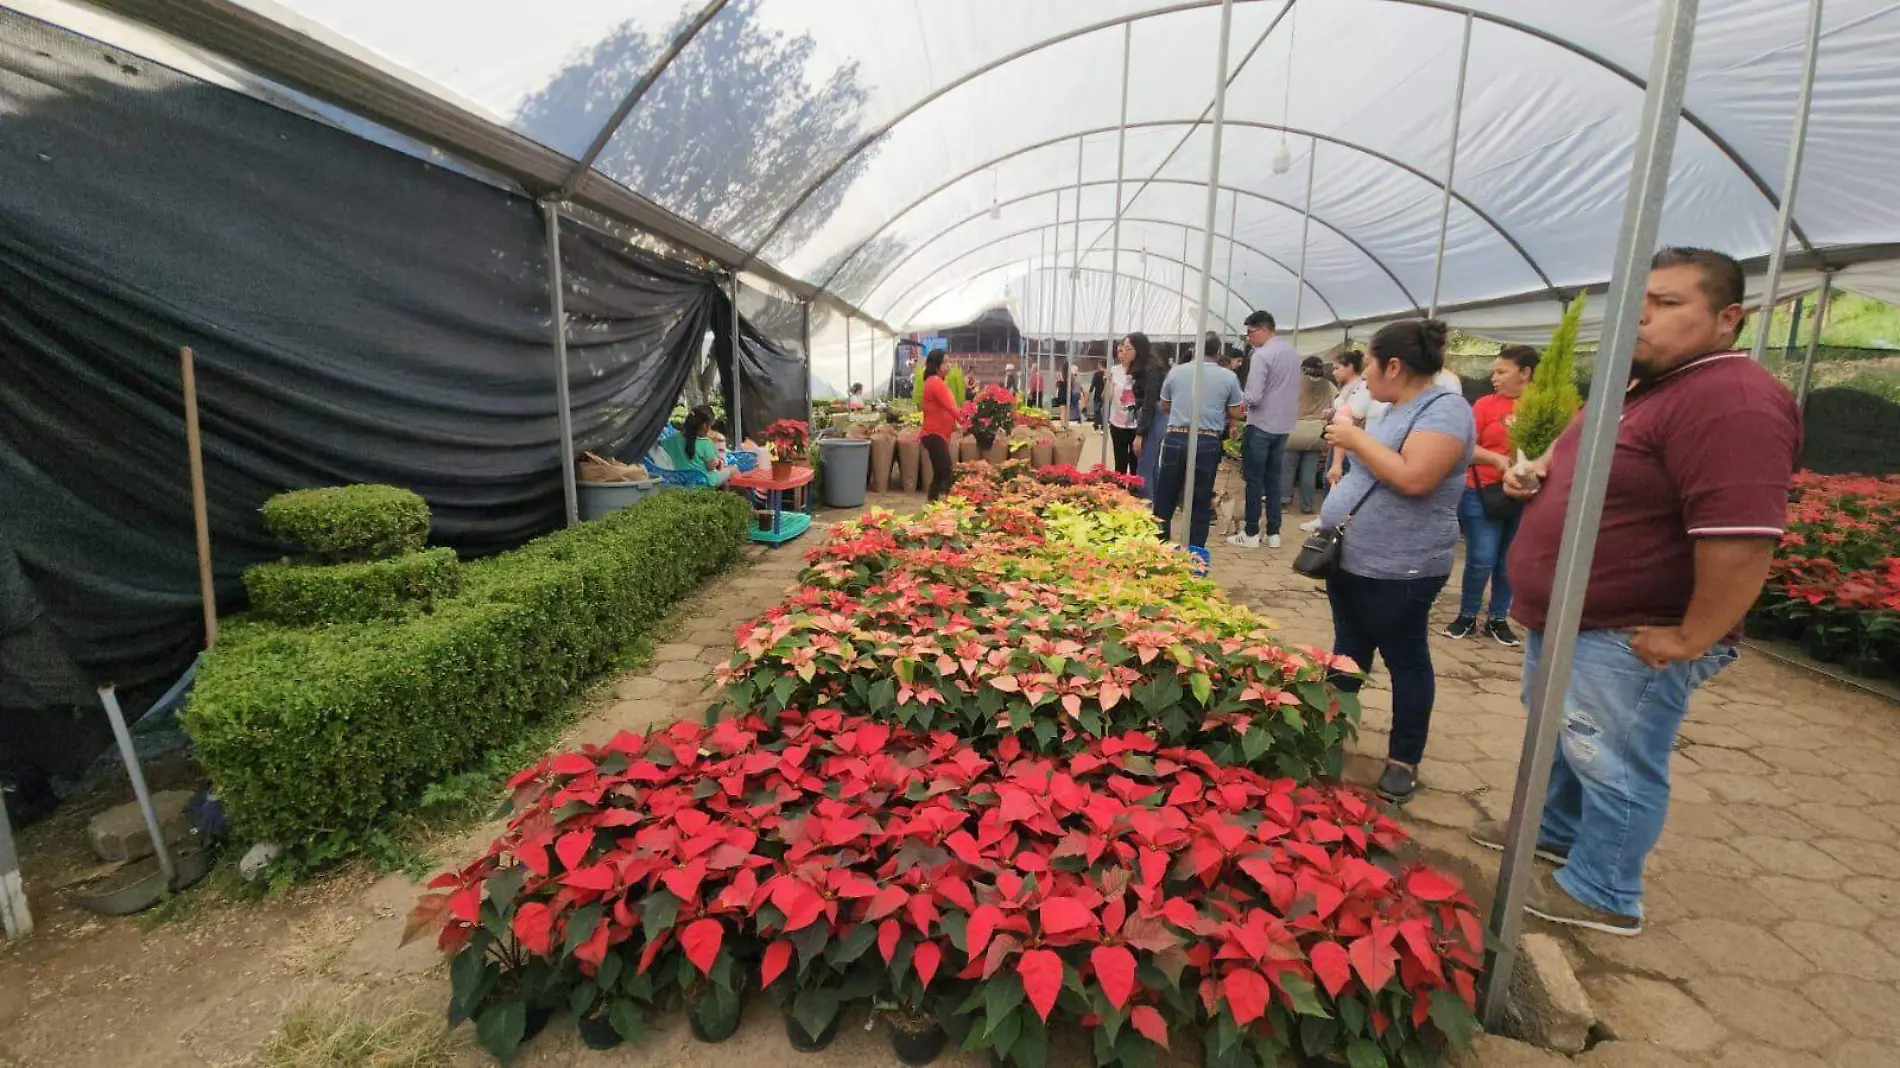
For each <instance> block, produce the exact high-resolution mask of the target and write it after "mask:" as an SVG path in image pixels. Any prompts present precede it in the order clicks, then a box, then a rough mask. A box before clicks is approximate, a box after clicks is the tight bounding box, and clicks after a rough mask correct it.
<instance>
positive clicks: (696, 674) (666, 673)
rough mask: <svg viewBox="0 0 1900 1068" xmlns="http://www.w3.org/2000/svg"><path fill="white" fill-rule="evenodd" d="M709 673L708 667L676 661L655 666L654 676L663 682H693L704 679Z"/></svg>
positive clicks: (688, 661) (690, 662)
mask: <svg viewBox="0 0 1900 1068" xmlns="http://www.w3.org/2000/svg"><path fill="white" fill-rule="evenodd" d="M707 674H708V672H707V670H706V665H705V664H701V663H697V662H695V661H691V660H674V661H671V662H669V663H665V664H656V665H654V668H653V672H652V676H653V678H656V679H658V680H660V681H661V682H692V681H695V680H698V679H704V678H705V677H706V676H707Z"/></svg>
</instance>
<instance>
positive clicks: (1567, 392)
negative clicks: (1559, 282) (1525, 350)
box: [1511, 293, 1584, 460]
mask: <svg viewBox="0 0 1900 1068" xmlns="http://www.w3.org/2000/svg"><path fill="white" fill-rule="evenodd" d="M1583 303H1584V295H1583V294H1582V293H1579V294H1577V299H1575V300H1573V301H1571V302H1570V306H1569V307H1567V308H1565V309H1564V317H1563V320H1562V321H1561V322H1559V323H1558V324H1557V332H1556V333H1555V334H1552V335H1551V336H1550V344H1549V345H1548V346H1547V347H1545V349H1544V355H1543V357H1542V358H1541V359H1539V360H1538V361H1537V374H1536V375H1535V376H1533V377H1532V378H1531V384H1530V385H1529V386H1526V387H1525V388H1524V395H1523V396H1521V397H1519V398H1518V399H1517V410H1516V413H1515V414H1516V419H1515V421H1514V422H1513V423H1512V426H1511V444H1512V445H1513V446H1514V447H1516V448H1517V450H1518V451H1519V452H1522V453H1523V454H1524V455H1525V457H1527V458H1529V459H1532V460H1535V459H1536V458H1538V457H1539V456H1542V455H1544V453H1546V452H1549V451H1550V447H1551V446H1552V445H1553V444H1555V443H1556V441H1557V437H1558V435H1560V434H1562V433H1563V432H1564V428H1565V427H1567V426H1569V425H1570V420H1571V419H1572V418H1574V417H1575V416H1576V414H1577V409H1579V408H1581V407H1583V395H1582V394H1581V393H1578V392H1577V330H1578V328H1579V327H1580V326H1581V325H1582V323H1583Z"/></svg>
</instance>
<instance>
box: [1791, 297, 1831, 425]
mask: <svg viewBox="0 0 1900 1068" xmlns="http://www.w3.org/2000/svg"><path fill="white" fill-rule="evenodd" d="M1833 297H1834V272H1833V271H1829V272H1827V273H1826V274H1823V275H1822V276H1821V295H1820V296H1819V297H1817V298H1815V301H1814V329H1813V330H1812V331H1810V332H1809V333H1808V352H1807V355H1806V356H1804V357H1802V359H1801V382H1800V384H1799V385H1797V386H1796V387H1795V391H1794V402H1795V403H1796V404H1798V405H1800V406H1801V414H1802V415H1803V416H1806V415H1807V414H1808V387H1809V386H1810V385H1811V384H1812V383H1813V381H1814V354H1815V351H1816V350H1817V349H1819V348H1820V347H1821V324H1822V323H1824V322H1826V321H1827V306H1828V302H1829V301H1830V300H1832V299H1833ZM1795 325H1797V326H1799V325H1800V319H1799V318H1797V319H1796V320H1795ZM1788 347H1790V348H1793V347H1794V339H1793V335H1790V336H1789V341H1788Z"/></svg>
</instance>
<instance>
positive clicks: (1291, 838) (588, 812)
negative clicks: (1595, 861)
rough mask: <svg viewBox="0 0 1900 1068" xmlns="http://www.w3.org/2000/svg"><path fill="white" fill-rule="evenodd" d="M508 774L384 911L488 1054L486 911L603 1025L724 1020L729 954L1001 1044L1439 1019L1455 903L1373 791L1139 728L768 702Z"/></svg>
mask: <svg viewBox="0 0 1900 1068" xmlns="http://www.w3.org/2000/svg"><path fill="white" fill-rule="evenodd" d="M513 789H514V802H513V804H514V813H513V815H512V816H511V818H510V820H509V823H508V829H507V831H506V832H505V833H504V834H503V835H502V836H501V837H500V838H498V839H497V840H496V841H495V843H494V844H493V845H492V846H491V847H490V849H489V850H488V851H487V852H486V853H485V854H484V855H483V856H482V857H481V858H479V859H478V860H476V861H475V862H474V863H472V864H470V865H468V866H467V867H465V868H463V869H461V870H460V871H456V872H451V873H447V874H444V875H443V876H441V877H439V878H437V879H436V880H435V881H434V882H433V883H431V891H430V893H429V894H428V895H426V896H425V897H424V898H423V900H422V901H421V902H420V903H419V904H418V906H417V908H416V912H415V916H414V919H415V920H416V924H417V926H419V927H426V926H437V927H439V929H440V934H439V941H438V944H439V945H440V946H441V948H442V949H443V951H444V952H445V953H448V954H450V955H451V956H452V958H453V959H452V962H451V966H450V971H451V978H452V989H453V1006H452V1008H453V1009H454V1010H455V1011H456V1014H457V1017H458V1018H469V1017H473V1018H474V1019H475V1020H476V1024H477V1031H478V1034H479V1035H480V1037H481V1038H482V1040H483V1043H484V1045H485V1046H487V1047H488V1048H489V1049H490V1050H491V1051H493V1052H495V1053H496V1054H497V1055H498V1056H505V1055H507V1054H508V1053H511V1052H512V1050H513V1045H514V1044H518V1042H519V1041H520V1028H519V1027H518V1026H517V1024H518V1022H519V1020H520V1019H521V1017H522V1016H523V1015H524V1014H525V1011H526V1009H525V1007H524V1006H523V1002H522V1000H521V997H520V995H519V994H518V992H517V990H516V989H515V988H507V989H504V988H503V986H504V984H503V983H502V979H503V976H502V975H501V974H500V973H499V972H498V971H497V969H495V968H494V967H493V966H492V965H493V962H494V954H492V953H491V952H490V949H491V948H492V947H493V946H494V945H495V944H496V943H497V941H498V940H500V941H506V942H507V943H508V944H509V945H510V946H512V947H513V948H514V951H515V953H516V960H515V962H514V963H515V965H516V968H517V969H518V970H524V969H528V968H532V969H537V970H538V971H537V974H538V975H540V976H541V978H540V979H539V980H538V984H539V985H538V987H537V989H536V991H535V993H534V997H535V998H536V999H538V1001H539V1002H540V1003H542V1004H549V1005H552V1004H566V1005H572V1006H576V1007H577V1011H578V1012H582V1013H589V1014H595V1015H605V1016H606V1017H607V1018H608V1019H612V1020H615V1021H616V1023H618V1022H620V1021H623V1020H624V1021H626V1022H627V1024H628V1030H630V1031H635V1032H637V1030H638V1021H639V1019H640V1018H641V1016H642V1015H643V1014H644V1012H646V1011H647V1010H648V1009H649V1008H651V1007H652V1006H655V1005H658V1004H660V1003H663V1002H664V1001H666V1000H668V995H669V994H678V995H680V996H681V997H683V998H684V999H686V1000H687V1001H688V1002H689V1004H694V1003H697V1004H700V1005H705V1004H708V1003H710V1002H712V1001H715V1000H718V999H720V998H722V997H723V998H725V999H726V1000H727V1001H728V1002H730V1003H731V1005H732V1007H733V1008H732V1010H729V1012H730V1014H731V1015H732V1016H733V1018H734V1019H735V1020H736V1005H737V994H738V993H739V992H742V991H743V990H744V989H745V988H746V987H748V986H753V985H756V986H760V987H767V988H772V989H775V990H778V991H779V992H780V993H781V995H782V996H783V997H784V998H785V999H786V1010H787V1012H788V1014H789V1015H791V1016H792V1017H793V1018H794V1019H795V1020H797V1021H798V1022H799V1024H800V1026H801V1027H803V1028H805V1029H806V1030H807V1032H808V1033H813V1034H816V1033H818V1032H820V1031H822V1030H823V1029H824V1028H825V1027H827V1026H829V1024H830V1022H831V1021H833V1020H835V1019H836V1016H837V1013H838V1011H840V1010H841V1009H842V1008H843V1007H844V1006H846V1005H849V1004H852V1003H858V1002H866V1001H869V1000H870V999H871V998H872V997H877V998H880V999H884V1000H888V1001H894V1002H896V1003H898V1004H904V1005H908V1006H912V1007H915V1008H918V1009H921V1010H922V1011H926V1012H929V1013H932V1014H935V1015H938V1016H940V1017H941V1018H942V1019H943V1020H944V1022H945V1024H946V1025H947V1026H948V1027H949V1028H950V1029H951V1030H952V1031H953V1033H955V1034H956V1035H957V1036H958V1037H959V1038H960V1040H961V1041H962V1042H963V1044H964V1046H965V1047H966V1048H970V1049H990V1050H993V1051H995V1052H996V1053H997V1054H998V1055H999V1056H1002V1057H1006V1058H1009V1059H1010V1060H1012V1061H1014V1062H1015V1063H1018V1064H1025V1065H1029V1064H1040V1063H1042V1056H1043V1054H1044V1052H1045V1046H1046V1042H1047V1033H1048V1032H1047V1025H1049V1024H1050V1023H1052V1022H1054V1021H1055V1020H1056V1019H1057V1018H1061V1019H1063V1020H1066V1021H1068V1022H1071V1023H1074V1024H1079V1025H1081V1026H1083V1027H1085V1028H1088V1029H1090V1030H1091V1031H1092V1033H1093V1037H1094V1041H1095V1044H1096V1049H1097V1054H1098V1060H1099V1062H1100V1063H1104V1064H1107V1063H1145V1062H1147V1061H1148V1060H1149V1059H1150V1058H1151V1056H1152V1053H1153V1050H1154V1048H1155V1047H1165V1046H1167V1045H1168V1044H1169V1042H1170V1030H1171V1029H1172V1028H1178V1029H1196V1030H1199V1029H1207V1028H1211V1031H1210V1032H1209V1033H1210V1034H1211V1035H1212V1036H1213V1040H1212V1043H1211V1044H1212V1047H1213V1049H1214V1051H1215V1052H1216V1053H1217V1054H1222V1055H1224V1054H1226V1053H1228V1052H1231V1051H1233V1050H1237V1049H1243V1048H1244V1049H1248V1050H1252V1051H1253V1052H1254V1053H1255V1054H1256V1055H1258V1056H1261V1057H1262V1058H1263V1060H1262V1063H1271V1060H1272V1056H1277V1055H1278V1053H1279V1052H1283V1051H1287V1050H1294V1049H1297V1050H1299V1051H1301V1052H1304V1053H1308V1054H1340V1053H1344V1054H1346V1055H1348V1056H1350V1057H1353V1058H1354V1059H1360V1060H1362V1059H1363V1056H1364V1054H1365V1052H1366V1051H1367V1050H1370V1051H1375V1052H1379V1053H1380V1054H1381V1055H1382V1056H1387V1057H1389V1058H1391V1059H1392V1060H1394V1061H1397V1060H1400V1059H1403V1058H1405V1057H1408V1056H1417V1055H1422V1054H1424V1053H1426V1052H1427V1051H1431V1050H1435V1049H1436V1048H1438V1047H1439V1046H1441V1045H1442V1044H1443V1043H1444V1042H1445V1041H1446V1039H1447V1038H1448V1037H1449V1038H1452V1039H1458V1038H1461V1037H1462V1035H1463V1033H1464V1031H1465V1029H1466V1028H1467V1027H1468V1026H1469V1024H1470V1022H1471V1008H1472V1005H1473V998H1474V997H1475V994H1474V990H1475V987H1474V977H1475V971H1476V968H1477V967H1478V953H1479V949H1480V946H1481V939H1480V932H1479V930H1478V926H1477V920H1476V916H1475V913H1474V912H1473V910H1472V907H1471V903H1470V901H1469V899H1468V898H1466V897H1465V895H1464V894H1463V893H1462V892H1461V891H1460V890H1459V889H1458V887H1457V885H1456V884H1455V883H1454V882H1452V881H1451V880H1450V879H1448V878H1446V877H1445V876H1442V875H1440V874H1438V873H1436V872H1433V871H1431V870H1430V869H1425V868H1407V867H1404V866H1402V865H1401V864H1399V863H1398V862H1396V861H1395V860H1394V859H1393V851H1394V850H1396V849H1397V848H1398V847H1399V846H1400V845H1401V844H1402V843H1403V840H1404V835H1403V833H1402V831H1400V829H1399V828H1398V826H1397V825H1396V824H1395V823H1393V822H1392V821H1391V820H1390V819H1389V818H1388V817H1386V816H1384V815H1383V814H1382V813H1381V811H1380V809H1379V808H1378V806H1377V805H1376V804H1374V803H1373V802H1372V801H1370V800H1369V799H1367V798H1365V797H1362V796H1361V795H1359V794H1358V793H1357V792H1356V791H1355V790H1352V789H1340V788H1322V787H1302V786H1297V785H1295V784H1294V783H1293V782H1292V781H1290V780H1284V779H1279V780H1276V779H1268V778H1265V777H1262V776H1260V775H1257V774H1254V773H1252V772H1249V771H1246V770H1245V769H1240V768H1231V767H1224V766H1222V765H1220V764H1218V763H1216V762H1215V761H1213V760H1212V759H1210V758H1208V757H1207V756H1206V755H1205V754H1203V753H1199V752H1196V751H1193V750H1185V749H1170V748H1165V747H1161V746H1158V745H1157V744H1156V743H1155V742H1154V741H1153V740H1152V739H1149V738H1147V737H1145V736H1142V735H1139V734H1127V735H1121V736H1117V737H1112V738H1107V739H1102V740H1100V741H1098V742H1097V743H1095V744H1093V745H1092V746H1091V747H1090V748H1089V749H1088V750H1086V751H1084V752H1080V753H1076V754H1072V755H1067V756H1038V755H1035V754H1032V753H1030V752H1028V751H1027V750H1026V749H1025V748H1024V747H1022V746H1019V745H1014V744H1012V743H1010V742H1009V741H1008V740H1006V741H1005V743H1004V744H1003V745H1001V746H999V747H998V749H997V750H996V751H995V752H994V753H993V754H991V755H984V754H981V753H979V752H977V751H976V750H975V749H974V748H972V747H970V746H968V745H966V744H964V743H962V742H960V741H958V740H957V739H956V738H955V737H954V736H952V735H949V734H947V733H935V734H924V733H918V732H912V731H906V730H901V729H893V728H891V727H889V726H886V725H883V724H879V723H875V722H872V721H869V720H866V719H863V718H860V717H849V716H845V715H842V714H841V713H838V712H836V711H822V712H814V713H810V714H809V715H805V714H797V713H788V714H787V715H785V716H782V717H781V718H780V722H779V724H778V726H777V727H776V728H774V727H770V726H768V725H767V724H765V723H764V722H763V720H760V719H757V718H754V719H750V720H746V721H727V722H723V723H720V724H718V725H716V726H712V727H701V726H691V725H685V724H678V725H675V726H673V727H671V728H668V729H667V730H665V731H663V732H660V733H657V734H653V735H648V736H641V735H633V734H626V733H623V734H621V735H619V736H617V737H616V738H614V739H613V740H612V741H611V742H609V743H608V744H607V745H605V746H598V747H595V746H589V747H584V748H583V749H582V750H581V751H580V752H577V753H565V754H561V755H559V756H555V757H550V758H548V759H545V760H543V761H541V762H539V763H537V764H536V765H535V766H534V767H531V768H529V769H527V770H526V771H524V772H522V773H521V774H520V775H518V776H517V777H516V778H515V780H514V782H513ZM695 998H697V999H699V1000H698V1001H697V1002H695V1000H694V999H695ZM603 1004H605V1005H606V1006H607V1007H606V1008H605V1009H604V1010H603V1009H602V1008H600V1006H601V1005H603ZM1348 1006H1351V1007H1348ZM696 1011H699V1010H696ZM1407 1051H1410V1052H1409V1053H1408V1052H1407Z"/></svg>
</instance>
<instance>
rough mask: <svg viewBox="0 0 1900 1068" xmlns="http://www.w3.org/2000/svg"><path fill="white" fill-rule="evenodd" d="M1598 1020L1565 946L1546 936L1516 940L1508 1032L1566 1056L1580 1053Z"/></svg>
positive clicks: (1539, 935)
mask: <svg viewBox="0 0 1900 1068" xmlns="http://www.w3.org/2000/svg"><path fill="white" fill-rule="evenodd" d="M1595 1022H1596V1012H1595V1010H1594V1009H1592V1008H1591V1006H1590V998H1589V996H1588V995H1587V994H1585V993H1584V992H1583V984H1582V983H1579V982H1578V981H1577V973H1576V969H1574V968H1573V967H1571V964H1570V958H1569V957H1568V956H1567V955H1566V954H1565V953H1564V947H1563V943H1562V942H1559V941H1558V940H1557V939H1555V938H1553V937H1551V936H1550V935H1547V934H1527V935H1525V936H1524V937H1523V939H1522V940H1521V941H1519V942H1518V955H1517V966H1516V968H1514V969H1513V970H1512V973H1511V1007H1510V1012H1509V1018H1508V1020H1507V1022H1506V1027H1505V1030H1506V1031H1507V1033H1509V1034H1510V1035H1512V1036H1513V1037H1516V1038H1520V1039H1523V1040H1524V1041H1526V1042H1529V1043H1532V1044H1534V1045H1538V1046H1542V1047H1544V1048H1545V1049H1552V1050H1556V1051H1557V1052H1559V1053H1562V1054H1565V1055H1566V1056H1575V1055H1576V1054H1579V1053H1582V1052H1583V1049H1584V1045H1585V1043H1586V1042H1587V1040H1588V1039H1589V1036H1590V1027H1591V1025H1592V1024H1594V1023H1595Z"/></svg>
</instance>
